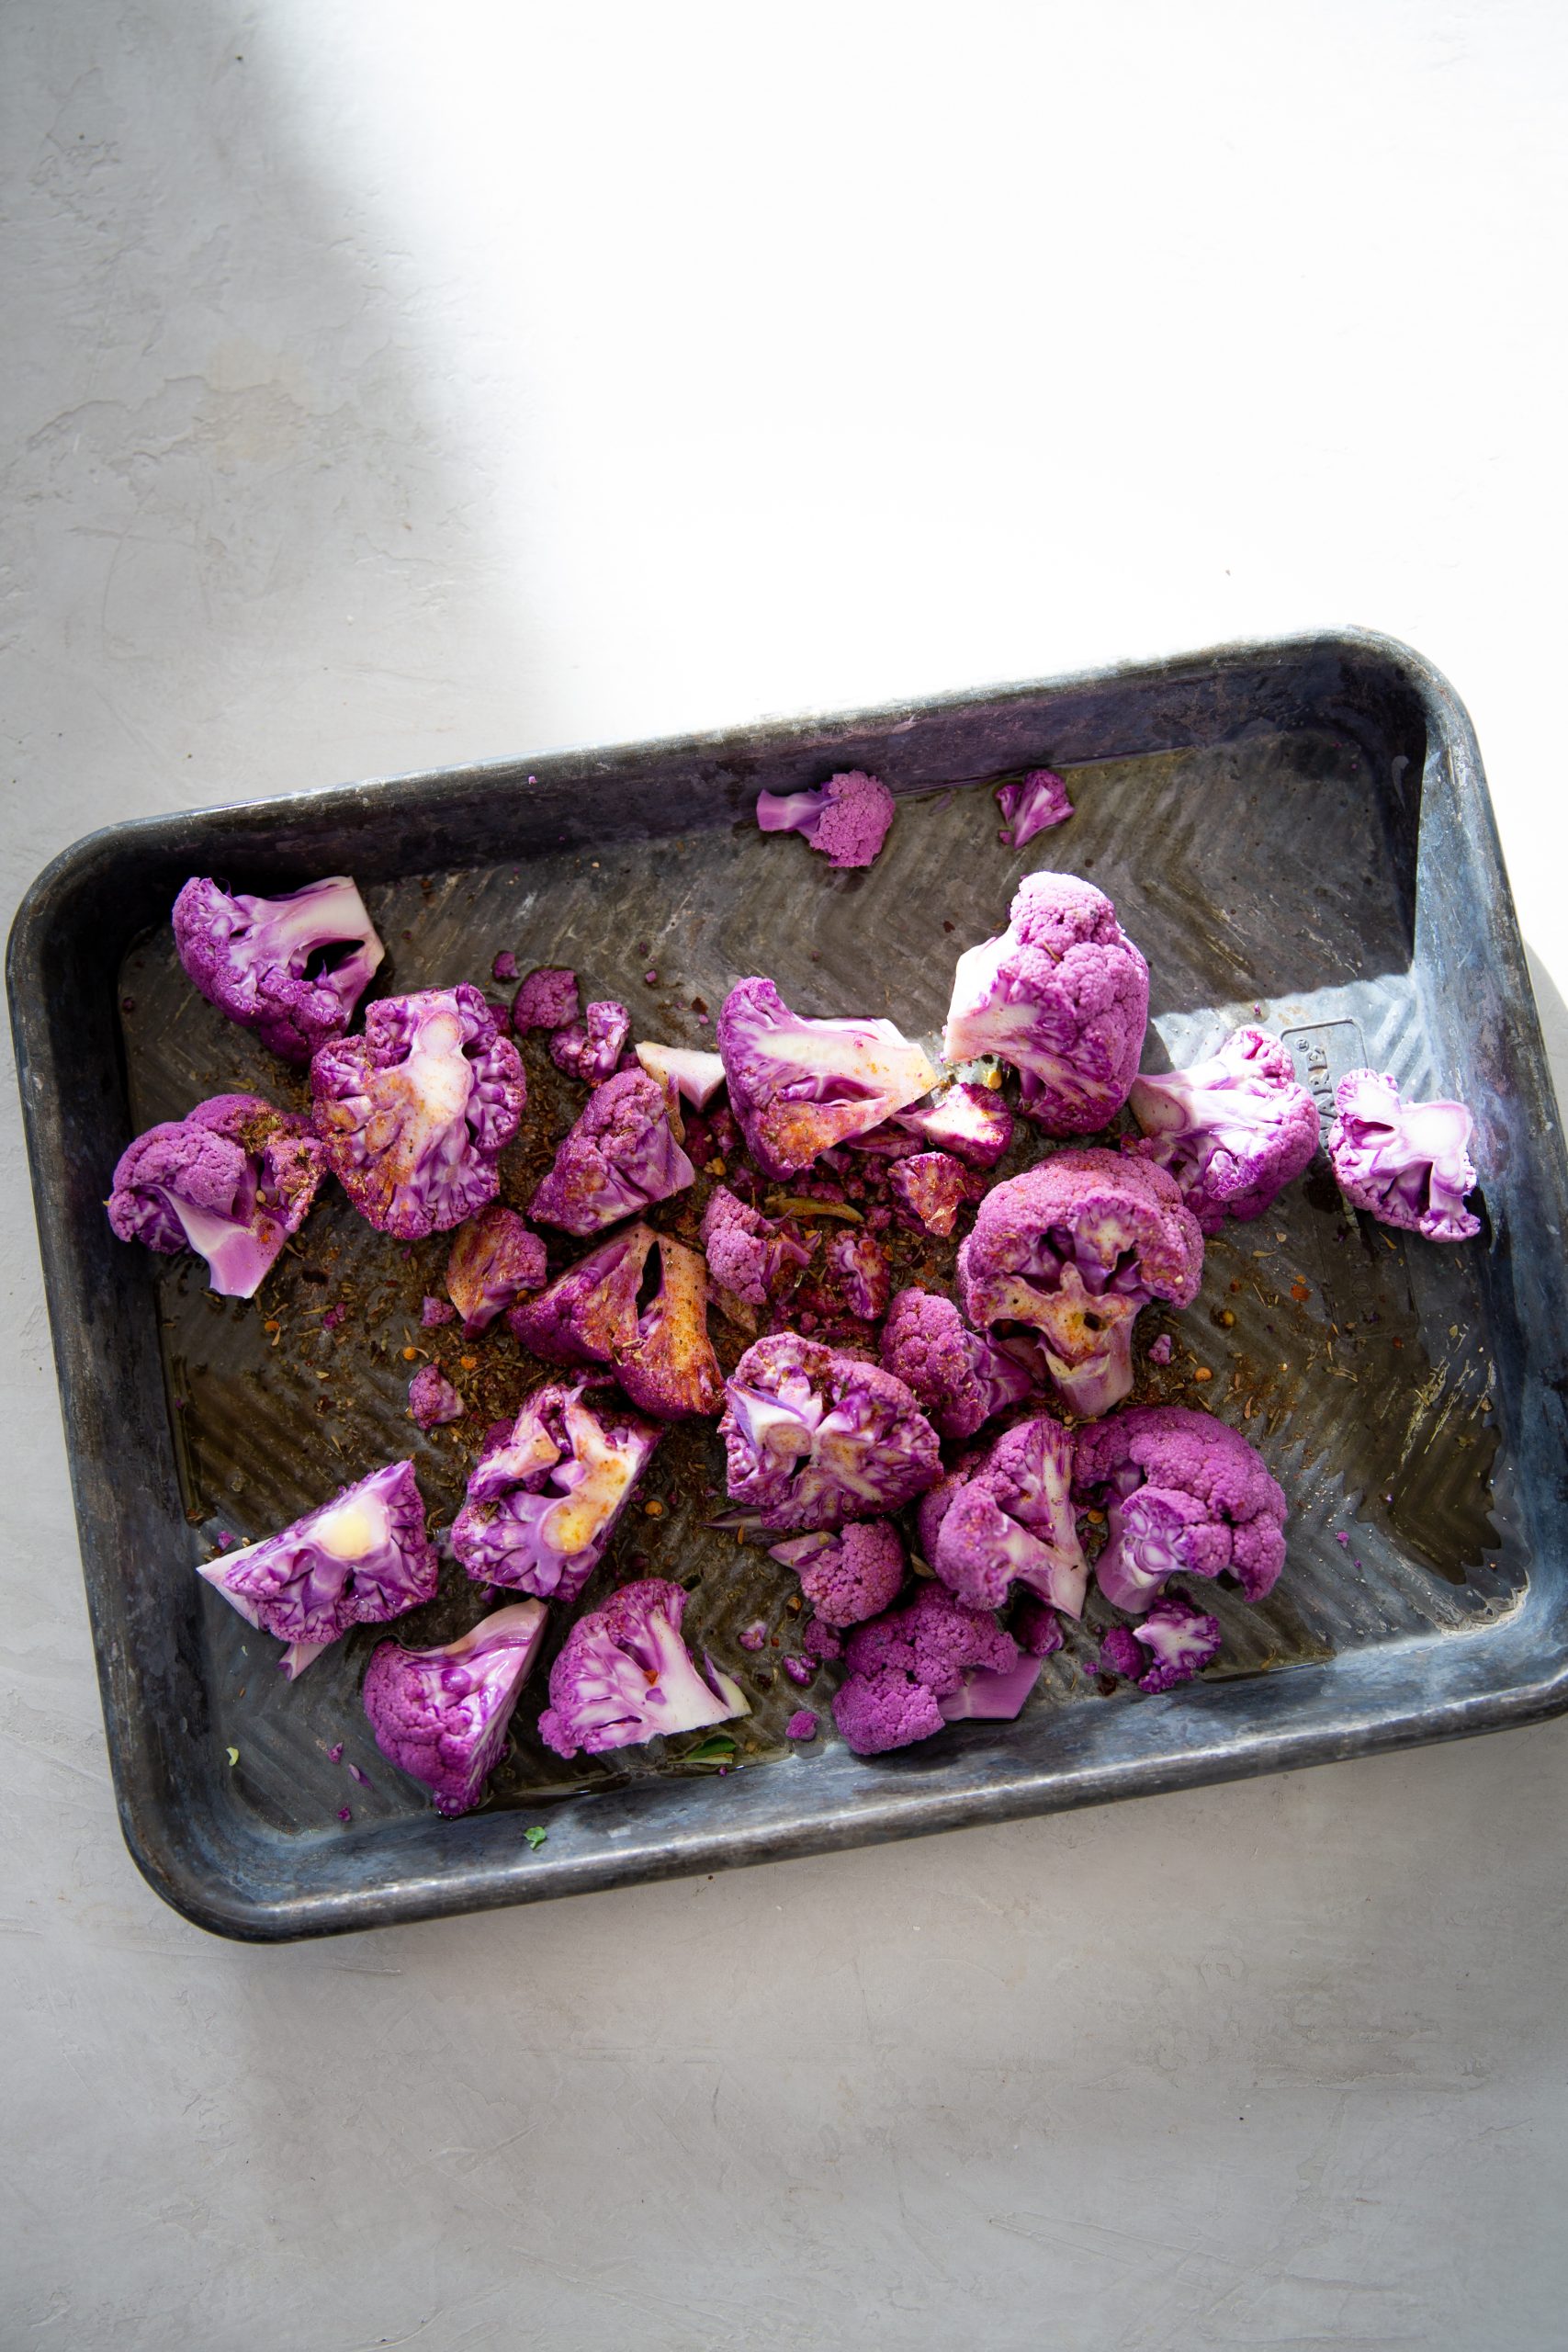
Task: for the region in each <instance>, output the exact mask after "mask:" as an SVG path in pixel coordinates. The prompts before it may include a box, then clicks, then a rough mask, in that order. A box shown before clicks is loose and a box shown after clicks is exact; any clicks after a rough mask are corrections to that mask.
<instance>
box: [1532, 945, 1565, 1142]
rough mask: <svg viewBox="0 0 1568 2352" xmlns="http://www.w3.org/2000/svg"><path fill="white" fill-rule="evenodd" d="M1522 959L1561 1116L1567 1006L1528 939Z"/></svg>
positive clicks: (1563, 1099) (1563, 1091)
mask: <svg viewBox="0 0 1568 2352" xmlns="http://www.w3.org/2000/svg"><path fill="white" fill-rule="evenodd" d="M1525 957H1526V960H1527V962H1528V963H1529V970H1530V986H1531V988H1532V989H1534V990H1535V1009H1536V1012H1538V1013H1539V1014H1540V1029H1541V1035H1542V1036H1543V1037H1544V1038H1545V1040H1546V1058H1547V1060H1548V1061H1549V1062H1550V1063H1551V1083H1552V1087H1553V1089H1554V1091H1555V1092H1556V1095H1557V1106H1558V1110H1559V1113H1560V1114H1561V1112H1562V1106H1563V1104H1564V1103H1568V1004H1564V1002H1563V1001H1562V994H1561V992H1560V991H1559V989H1558V986H1557V983H1556V981H1555V980H1554V979H1553V978H1552V977H1551V973H1550V972H1549V971H1548V970H1547V968H1546V966H1545V965H1544V964H1543V963H1542V962H1541V960H1540V956H1538V955H1537V954H1536V952H1535V949H1534V948H1533V947H1532V946H1531V945H1530V944H1529V940H1528V939H1527V940H1526V941H1525Z"/></svg>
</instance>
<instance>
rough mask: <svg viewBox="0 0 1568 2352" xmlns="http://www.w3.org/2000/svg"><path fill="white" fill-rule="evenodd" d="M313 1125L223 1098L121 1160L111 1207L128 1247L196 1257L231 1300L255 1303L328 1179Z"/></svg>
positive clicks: (248, 1097)
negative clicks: (138, 1243)
mask: <svg viewBox="0 0 1568 2352" xmlns="http://www.w3.org/2000/svg"><path fill="white" fill-rule="evenodd" d="M325 1170H326V1162H325V1159H324V1157H323V1154H322V1151H321V1145H320V1144H319V1143H318V1142H317V1141H316V1139H315V1137H314V1136H312V1135H311V1133H310V1128H309V1127H308V1126H307V1125H306V1123H305V1121H304V1120H303V1119H297V1118H294V1117H292V1116H291V1115H290V1114H288V1113H287V1112H283V1111H275V1110H274V1109H273V1107H272V1105H271V1103H264V1102H263V1101H262V1100H261V1098H260V1096H259V1095H255V1094H215V1095H213V1096H212V1097H211V1099H210V1100H209V1102H206V1103H197V1106H196V1108H195V1110H194V1111H189V1112H187V1113H186V1116H185V1117H184V1118H183V1119H168V1120H165V1121H164V1123H163V1124H162V1125H160V1126H156V1127H149V1128H148V1129H147V1132H146V1133H145V1135H141V1136H137V1138H136V1141H135V1142H134V1143H133V1144H131V1145H130V1146H129V1147H128V1148H127V1149H126V1150H125V1151H123V1152H122V1153H121V1154H120V1157H119V1160H118V1165H117V1167H116V1169H115V1171H114V1184H113V1188H112V1190H111V1192H110V1193H109V1197H108V1200H107V1203H106V1204H105V1205H106V1206H107V1210H108V1218H109V1224H110V1226H111V1227H113V1229H114V1231H115V1232H116V1233H117V1234H118V1236H119V1238H120V1239H121V1240H122V1241H141V1242H145V1244H146V1245H147V1247H148V1249H149V1250H158V1251H159V1252H160V1253H161V1254H163V1255H164V1256H171V1255H173V1253H174V1252H175V1250H195V1251H196V1252H197V1255H198V1256H200V1257H203V1258H205V1259H206V1261H207V1267H208V1277H209V1283H210V1284H211V1287H212V1288H213V1289H214V1290H215V1291H217V1292H218V1293H219V1294H220V1295H221V1296H222V1297H224V1298H254V1295H255V1294H256V1292H257V1290H258V1289H259V1288H260V1286H261V1283H262V1282H263V1281H264V1279H265V1276H266V1275H267V1274H268V1273H270V1272H271V1271H272V1268H273V1266H274V1265H275V1264H276V1261H277V1258H278V1254H279V1252H280V1251H281V1250H282V1248H283V1245H284V1243H285V1241H286V1240H287V1239H288V1236H289V1235H290V1234H291V1233H297V1232H298V1231H299V1227H300V1226H301V1225H302V1224H303V1223H304V1221H305V1216H306V1213H307V1211H308V1210H309V1209H310V1204H311V1202H312V1201H313V1200H314V1199H315V1197H316V1191H317V1187H318V1186H319V1185H320V1183H321V1178H322V1176H323V1174H324V1173H325Z"/></svg>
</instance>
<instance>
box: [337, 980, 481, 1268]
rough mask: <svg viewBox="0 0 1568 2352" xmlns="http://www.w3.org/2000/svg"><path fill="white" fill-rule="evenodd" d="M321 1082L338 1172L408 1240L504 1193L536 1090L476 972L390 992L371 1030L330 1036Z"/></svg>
mask: <svg viewBox="0 0 1568 2352" xmlns="http://www.w3.org/2000/svg"><path fill="white" fill-rule="evenodd" d="M310 1091H311V1093H312V1094H313V1095H314V1097H315V1110H314V1114H313V1115H314V1118H315V1125H316V1133H317V1134H318V1136H320V1137H321V1142H322V1144H323V1145H324V1147H325V1149H326V1154H327V1159H328V1161H329V1163H330V1165H331V1167H332V1170H333V1174H334V1175H335V1176H336V1178H337V1180H338V1182H339V1183H340V1184H341V1185H342V1186H343V1188H344V1192H345V1193H347V1194H348V1197H349V1199H350V1200H351V1201H352V1202H353V1203H354V1205H355V1208H356V1209H357V1210H358V1211H359V1214H360V1216H362V1217H364V1218H365V1219H366V1221H367V1223H368V1224H370V1225H373V1226H375V1227H377V1228H378V1230H379V1231H380V1232H382V1233H389V1234H391V1235H392V1236H393V1238H395V1239H397V1240H399V1241H423V1238H424V1237H425V1235H426V1234H427V1233H445V1232H446V1230H447V1229H448V1227H451V1226H454V1225H460V1224H461V1223H462V1221H463V1219H464V1218H465V1217H466V1216H473V1214H474V1212H475V1211H476V1210H477V1209H482V1208H483V1207H484V1206H485V1204H486V1203H487V1202H489V1201H492V1200H493V1199H494V1198H495V1195H496V1193H497V1191H498V1190H499V1188H500V1183H501V1179H500V1176H499V1175H498V1173H497V1166H496V1163H497V1162H498V1160H499V1159H500V1158H501V1154H502V1151H503V1150H504V1148H506V1146H507V1145H508V1144H509V1143H510V1142H511V1141H512V1138H513V1136H514V1135H515V1134H516V1133H517V1129H518V1126H519V1125H520V1124H521V1122H522V1117H523V1106H524V1104H525V1102H526V1101H527V1089H526V1087H525V1084H524V1080H523V1064H522V1062H521V1060H520V1059H519V1057H518V1053H517V1048H516V1046H514V1045H513V1044H512V1043H511V1041H510V1039H508V1038H505V1037H503V1036H502V1035H501V1034H500V1032H499V1030H498V1029H497V1027H496V1023H495V1016H494V1014H493V1013H492V1012H491V1009H490V1007H489V1005H488V1004H487V1003H486V1002H485V1001H484V998H483V997H482V996H481V995H480V994H479V989H476V988H472V987H470V986H469V984H468V982H467V981H466V980H462V981H459V982H458V984H457V987H456V988H452V989H420V990H419V991H418V992H417V993H416V994H415V995H413V996H392V997H383V998H382V999H381V1000H380V1001H379V1002H378V1003H376V1004H373V1005H372V1006H371V1007H370V1010H369V1012H367V1014H366V1016H365V1035H364V1036H363V1037H344V1038H340V1039H339V1040H338V1042H337V1043H336V1044H335V1045H331V1046H322V1047H321V1051H320V1053H319V1054H317V1056H316V1057H315V1059H314V1060H313V1061H312V1063H311V1064H310Z"/></svg>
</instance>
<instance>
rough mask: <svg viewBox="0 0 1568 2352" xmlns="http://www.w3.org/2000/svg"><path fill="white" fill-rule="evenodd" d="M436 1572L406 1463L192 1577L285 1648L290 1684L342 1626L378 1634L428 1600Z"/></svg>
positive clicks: (205, 1566) (362, 1482)
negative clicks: (369, 1628) (366, 1628)
mask: <svg viewBox="0 0 1568 2352" xmlns="http://www.w3.org/2000/svg"><path fill="white" fill-rule="evenodd" d="M438 1573H439V1564H438V1562H437V1560H436V1556H435V1547H434V1544H432V1543H431V1542H430V1540H429V1538H428V1536H427V1535H426V1534H425V1532H424V1502H423V1498H422V1496H421V1494H420V1491H419V1482H418V1480H417V1479H416V1478H415V1476H414V1473H413V1464H412V1462H392V1463H389V1464H387V1466H386V1467H385V1468H384V1469H381V1470H372V1471H371V1472H370V1474H369V1476H367V1477H365V1478H361V1479H360V1480H359V1481H358V1482H357V1484H356V1485H355V1486H352V1487H344V1489H343V1491H342V1492H341V1493H340V1494H337V1495H334V1496H333V1498H332V1500H331V1501H330V1502H326V1503H322V1504H321V1505H320V1506H319V1508H318V1509H317V1510H311V1511H307V1512H306V1513H305V1515H304V1517H303V1518H302V1519H297V1520H295V1521H293V1522H292V1523H291V1524H290V1525H289V1526H288V1527H285V1528H283V1529H281V1530H280V1531H279V1532H278V1533H277V1534H276V1535H266V1536H264V1537H263V1538H262V1541H261V1542H260V1543H259V1544H248V1545H247V1546H246V1548H245V1549H244V1550H243V1552H228V1553H224V1554H222V1555H220V1557H219V1558H218V1559H216V1560H208V1561H205V1562H203V1563H202V1565H201V1566H200V1567H199V1568H198V1570H197V1574H198V1575H200V1576H203V1577H206V1579H207V1581H208V1583H209V1584H210V1585H212V1586H214V1587H215V1588H216V1589H217V1590H218V1591H220V1593H221V1594H222V1595H223V1598H224V1600H227V1601H228V1602H229V1603H230V1605H231V1607H232V1608H234V1609H237V1610H238V1611H239V1612H240V1614H241V1616H242V1617H243V1619H244V1620H245V1623H247V1624H248V1625H254V1626H257V1627H258V1628H259V1629H260V1630H261V1631H262V1632H263V1633H265V1634H276V1637H277V1639H278V1640H279V1641H280V1642H286V1643H287V1644H288V1645H289V1646H288V1650H287V1651H286V1653H285V1655H284V1657H283V1658H282V1660H281V1661H280V1663H281V1665H282V1667H283V1670H284V1672H285V1673H286V1674H287V1675H288V1678H289V1679H290V1680H291V1681H292V1679H294V1677H295V1675H296V1674H299V1673H302V1672H303V1671H304V1669H305V1668H306V1667H307V1666H309V1665H310V1660H311V1658H313V1657H318V1656H319V1655H320V1653H321V1651H322V1650H323V1649H324V1648H325V1647H326V1645H327V1644H328V1643H329V1642H335V1641H336V1640H337V1638H338V1635H339V1634H346V1633H347V1631H348V1629H349V1627H350V1626H351V1625H381V1624H385V1623H386V1622H387V1620H388V1619H389V1617H400V1616H401V1615H402V1613H403V1611H404V1610H405V1609H412V1608H414V1607H415V1606H416V1605H417V1604H418V1603H419V1602H420V1601H422V1600H433V1599H434V1594H435V1585H436V1578H437V1575H438Z"/></svg>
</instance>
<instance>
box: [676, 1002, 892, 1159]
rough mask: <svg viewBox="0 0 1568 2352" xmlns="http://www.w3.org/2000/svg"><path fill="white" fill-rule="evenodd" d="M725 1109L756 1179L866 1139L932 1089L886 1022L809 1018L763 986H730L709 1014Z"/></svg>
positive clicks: (890, 1025) (889, 1024)
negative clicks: (713, 1016) (714, 1017)
mask: <svg viewBox="0 0 1568 2352" xmlns="http://www.w3.org/2000/svg"><path fill="white" fill-rule="evenodd" d="M718 1050H719V1053H720V1055H721V1057H722V1058H723V1061H724V1074H725V1078H726V1080H728V1087H729V1103H730V1108H731V1110H732V1111H733V1112H734V1114H735V1116H736V1118H737V1119H738V1120H739V1124H740V1129H741V1132H742V1134H743V1135H744V1136H745V1137H746V1142H747V1146H748V1148H750V1154H751V1157H752V1159H754V1160H755V1161H756V1163H757V1165H758V1167H759V1168H760V1169H761V1171H762V1173H763V1175H764V1176H771V1177H773V1178H774V1179H777V1178H780V1177H784V1176H793V1175H794V1174H795V1171H796V1170H799V1169H802V1168H807V1167H809V1166H810V1164H811V1162H812V1161H813V1160H814V1159H816V1158H817V1157H818V1154H819V1153H820V1152H824V1151H828V1150H830V1149H831V1148H832V1147H833V1146H834V1145H835V1144H840V1143H851V1142H852V1141H853V1140H854V1138H855V1136H863V1135H869V1134H870V1132H871V1130H872V1128H873V1127H875V1126H879V1125H881V1123H882V1122H883V1120H884V1119H890V1118H891V1117H892V1116H893V1114H894V1113H895V1112H896V1111H901V1110H902V1109H903V1108H904V1106H905V1104H906V1103H915V1102H918V1101H919V1098H920V1096H921V1095H922V1094H929V1093H930V1091H931V1088H932V1087H933V1086H934V1085H935V1083H936V1072H935V1070H933V1069H932V1068H931V1064H930V1062H929V1061H928V1060H927V1059H926V1057H925V1055H924V1054H923V1053H922V1052H921V1050H920V1048H919V1046H912V1045H911V1044H910V1043H909V1041H908V1038H907V1037H904V1036H901V1035H899V1033H898V1031H897V1029H896V1028H895V1027H894V1026H893V1023H891V1022H890V1021H872V1020H861V1019H858V1018H850V1019H845V1020H838V1021H814V1020H810V1019H808V1018H807V1016H806V1015H805V1014H803V1013H796V1012H791V1011H790V1009H789V1007H788V1005H786V1004H785V1003H784V999H783V998H782V997H781V996H780V994H779V992H778V990H777V989H776V988H775V987H774V986H773V982H772V980H767V979H747V980H740V981H738V982H737V984H736V986H735V987H734V988H732V989H730V991H729V994H728V996H727V997H726V998H725V1001H724V1003H723V1005H722V1006H721V1007H720V1009H719V1015H718Z"/></svg>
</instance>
